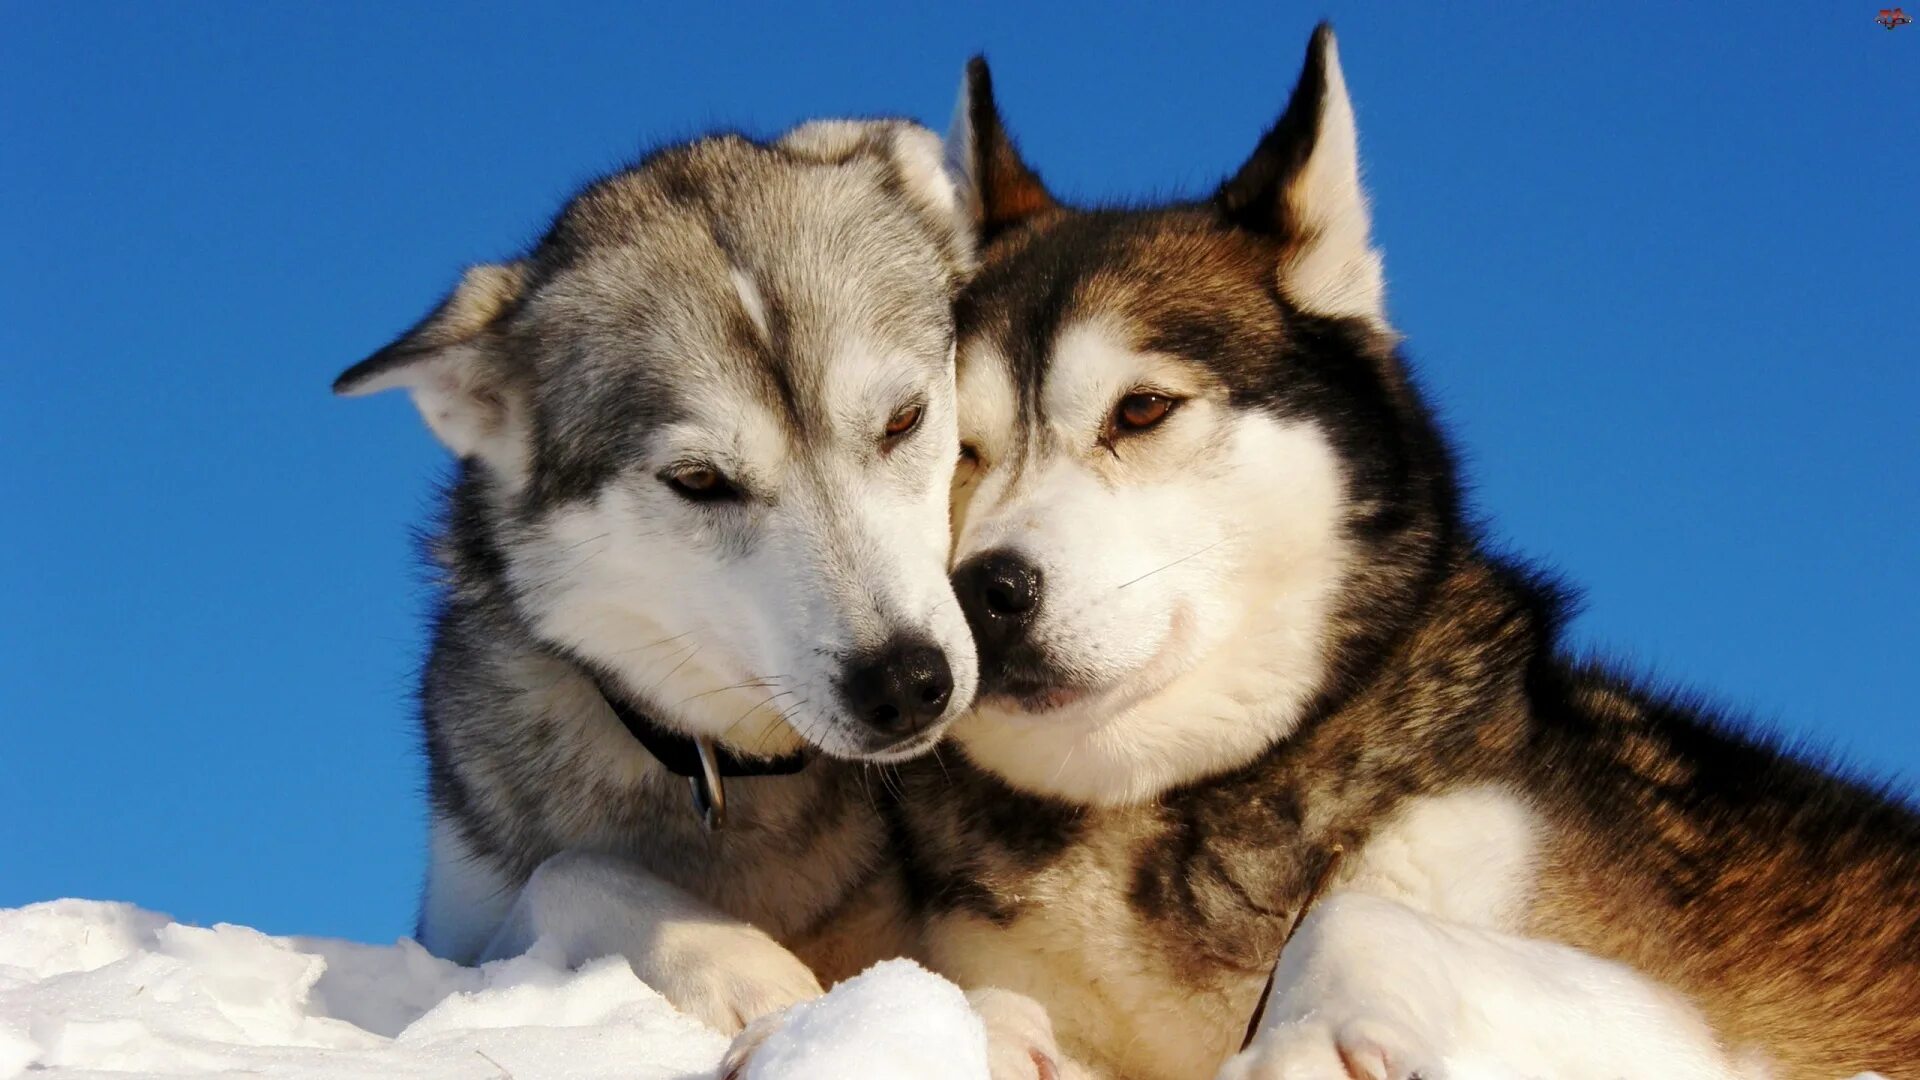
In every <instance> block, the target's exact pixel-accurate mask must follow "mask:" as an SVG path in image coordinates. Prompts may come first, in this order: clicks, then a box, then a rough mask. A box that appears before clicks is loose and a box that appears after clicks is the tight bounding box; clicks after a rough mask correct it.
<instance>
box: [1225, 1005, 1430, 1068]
mask: <svg viewBox="0 0 1920 1080" xmlns="http://www.w3.org/2000/svg"><path fill="white" fill-rule="evenodd" d="M1216 1080H1446V1073H1445V1072H1444V1071H1443V1070H1442V1068H1441V1067H1440V1065H1439V1064H1438V1062H1437V1061H1435V1060H1434V1059H1433V1058H1432V1057H1431V1056H1430V1055H1428V1054H1425V1053H1422V1052H1421V1051H1420V1050H1419V1049H1418V1048H1417V1047H1416V1040H1415V1039H1413V1038H1412V1037H1411V1036H1410V1034H1409V1033H1408V1032H1405V1031H1403V1030H1401V1029H1399V1028H1397V1027H1395V1026H1393V1025H1391V1024H1388V1023H1385V1022H1383V1021H1379V1020H1371V1019H1358V1020H1351V1021H1349V1022H1347V1023H1344V1024H1342V1025H1340V1026H1339V1027H1338V1028H1334V1027H1331V1026H1329V1025H1327V1024H1325V1023H1322V1022H1318V1021H1316V1020H1313V1019H1306V1020H1301V1021H1297V1022H1294V1023H1288V1024H1277V1025H1274V1026H1272V1027H1268V1028H1264V1029H1262V1030H1261V1032H1260V1034H1259V1035H1258V1037H1256V1038H1255V1039H1254V1042H1253V1045H1252V1046H1249V1047H1248V1048H1247V1049H1246V1050H1244V1051H1242V1052H1241V1053H1240V1054H1239V1055H1238V1056H1236V1057H1234V1058H1233V1059H1232V1060H1230V1061H1228V1062H1227V1064H1226V1065H1225V1066H1224V1067H1222V1068H1221V1070H1220V1072H1219V1074H1218V1076H1217V1077H1216Z"/></svg>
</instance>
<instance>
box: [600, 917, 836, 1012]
mask: <svg viewBox="0 0 1920 1080" xmlns="http://www.w3.org/2000/svg"><path fill="white" fill-rule="evenodd" d="M658 959H659V958H653V957H641V958H638V959H636V960H633V961H632V963H633V967H634V970H635V972H636V973H637V974H639V975H640V978H641V981H642V982H645V983H647V984H648V985H649V986H652V987H653V988H654V989H655V990H658V991H659V992H660V995H661V996H662V997H664V998H666V999H667V1000H668V1001H669V1002H672V1003H673V1005H674V1006H675V1007H676V1008H678V1009H679V1010H680V1011H682V1012H685V1013H689V1014H691V1015H693V1016H694V1017H696V1018H698V1019H699V1020H700V1021H701V1022H702V1023H704V1024H706V1025H707V1026H708V1027H710V1028H713V1029H714V1030H715V1031H718V1032H720V1033H721V1034H722V1035H736V1034H741V1033H743V1032H744V1031H745V1030H746V1029H747V1028H749V1027H751V1026H752V1025H753V1024H754V1023H755V1022H757V1021H759V1020H762V1019H766V1018H770V1017H775V1016H778V1015H780V1014H782V1013H784V1012H785V1010H786V1009H787V1008H788V1007H790V1006H793V1005H797V1004H799V1003H800V1002H803V1001H811V1000H812V999H814V998H817V997H819V996H820V993H821V990H820V980H819V979H817V978H815V977H814V974H813V972H812V971H811V970H809V969H808V967H807V966H806V965H805V964H803V963H801V962H800V959H799V958H798V957H796V956H794V955H793V954H792V953H790V952H788V951H787V950H786V949H784V948H782V947H780V945H779V944H778V943H776V942H774V941H773V940H772V939H770V938H769V939H766V940H764V941H755V940H752V939H747V940H737V941H733V942H729V943H724V944H723V945H722V947H721V948H719V949H717V950H715V951H713V952H707V951H706V950H700V951H698V952H695V953H693V954H691V955H688V954H682V955H680V956H676V957H674V958H672V960H671V962H667V963H659V962H651V961H655V960H658ZM643 968H647V969H650V971H651V974H649V971H646V970H642V969H643Z"/></svg>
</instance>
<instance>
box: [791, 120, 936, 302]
mask: <svg viewBox="0 0 1920 1080" xmlns="http://www.w3.org/2000/svg"><path fill="white" fill-rule="evenodd" d="M779 146H780V148H781V149H783V150H786V151H788V152H790V153H796V154H803V155H805V156H807V157H810V158H814V159H816V160H819V161H826V162H839V161H845V160H846V159H848V158H850V157H852V156H854V155H855V154H863V153H874V154H877V155H878V156H879V157H880V158H881V159H882V160H884V161H886V163H887V164H888V165H890V166H891V167H892V168H893V171H894V174H895V175H896V176H897V177H898V178H899V180H900V190H901V191H902V192H904V193H905V194H906V196H907V199H908V201H910V202H911V203H913V206H914V208H915V209H916V210H918V211H920V213H921V215H922V216H923V217H925V218H926V219H927V221H928V222H930V223H931V224H932V225H933V227H934V231H935V233H936V235H937V237H938V238H939V241H940V246H941V249H942V252H941V253H942V255H943V256H944V257H945V258H946V260H947V264H948V267H949V269H951V270H952V271H953V275H954V287H955V288H956V289H957V288H958V287H959V284H960V282H962V281H964V280H965V279H966V277H967V275H969V274H970V273H972V271H973V256H974V244H973V232H974V230H973V222H972V220H971V219H970V218H969V216H968V214H967V211H966V208H965V205H964V203H963V202H962V196H961V192H960V189H959V182H958V179H957V176H956V174H953V173H950V172H948V171H947V168H946V165H945V162H944V160H943V156H942V154H943V151H942V147H941V144H940V137H939V136H938V135H935V134H934V133H933V132H931V131H928V130H927V129H926V128H923V127H921V126H920V125H919V124H913V123H907V122H905V121H900V120H811V121H808V122H807V123H804V124H801V125H800V126H799V127H796V128H794V129H793V130H792V131H789V132H787V133H786V134H785V135H783V136H781V137H780V142H779Z"/></svg>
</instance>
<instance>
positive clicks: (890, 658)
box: [840, 638, 953, 736]
mask: <svg viewBox="0 0 1920 1080" xmlns="http://www.w3.org/2000/svg"><path fill="white" fill-rule="evenodd" d="M840 696H841V699H842V700H843V701H844V702H845V703H846V706H847V711H848V712H850V713H852V714H853V715H854V717H856V718H857V719H859V720H861V721H862V722H864V723H866V724H867V725H868V726H870V727H872V728H873V729H874V730H875V731H878V732H880V733H882V734H885V735H899V736H906V735H912V734H914V733H916V732H919V731H921V730H923V729H925V728H927V727H929V726H931V725H932V724H933V722H934V721H935V720H938V719H940V716H941V714H943V713H945V712H946V711H947V702H948V701H950V700H951V699H952V698H953V669H952V668H950V667H948V666H947V654H946V653H944V652H942V651H940V647H939V646H938V645H935V644H933V643H932V642H929V641H924V640H919V639H914V638H894V639H893V640H891V641H889V642H887V643H886V644H885V645H883V646H881V647H880V649H879V650H878V651H877V652H875V653H872V654H869V655H868V656H866V657H863V658H861V659H859V660H856V661H855V662H854V663H852V664H850V665H848V667H847V671H846V674H845V676H843V677H842V679H841V681H840Z"/></svg>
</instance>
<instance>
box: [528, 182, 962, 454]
mask: <svg viewBox="0 0 1920 1080" xmlns="http://www.w3.org/2000/svg"><path fill="white" fill-rule="evenodd" d="M755 160H756V161H757V159H755ZM682 171H683V172H684V170H682ZM675 175H678V176H679V178H680V179H681V180H683V181H687V180H688V179H689V178H687V177H686V176H684V175H680V174H678V173H676V174H675ZM644 179H645V177H644V175H642V176H640V177H634V178H629V179H628V181H627V182H626V183H625V184H613V182H608V183H609V185H611V187H609V186H608V185H603V186H602V188H598V189H595V190H594V192H592V193H591V194H590V195H589V196H582V199H583V200H586V201H587V202H588V203H589V204H590V206H591V212H589V211H587V210H582V209H580V208H579V207H575V208H573V209H570V211H569V213H568V215H567V217H566V220H567V226H566V228H565V229H560V228H559V227H556V230H555V234H554V235H555V236H563V237H564V238H565V239H564V242H563V243H562V242H560V241H554V240H552V238H550V240H549V244H556V245H558V246H557V248H556V250H555V251H553V252H548V253H547V258H546V261H545V264H544V266H543V270H544V273H543V276H542V280H541V281H540V283H539V284H538V286H537V287H536V289H535V290H534V292H533V294H532V295H531V296H530V297H529V298H528V300H527V302H526V303H525V305H524V307H523V310H522V312H521V316H520V319H519V321H520V323H521V324H522V329H523V337H524V338H526V339H529V340H530V343H531V345H532V351H533V354H534V356H535V358H536V359H535V362H534V366H535V369H536V377H537V380H538V382H539V383H540V385H541V387H542V390H543V396H544V397H545V398H547V399H549V400H550V401H551V402H554V403H555V405H556V407H563V408H564V409H565V410H566V412H567V413H568V415H569V416H570V417H571V418H572V420H573V422H574V423H575V425H576V426H582V427H585V426H597V427H600V428H603V429H606V428H614V427H620V426H623V425H630V424H631V423H632V422H633V421H634V420H635V419H637V418H641V419H646V420H651V421H655V422H658V421H665V420H673V419H678V418H686V417H690V416H692V415H693V414H695V413H698V414H700V418H701V419H702V420H703V421H705V422H706V423H707V424H708V425H709V426H712V425H715V424H719V423H722V422H724V421H725V420H726V418H727V417H728V416H729V415H732V414H736V413H740V412H741V411H742V410H759V411H762V412H771V413H772V414H774V415H776V416H778V417H779V418H780V420H781V421H782V423H784V424H786V425H787V426H788V427H789V428H790V429H791V432H792V434H793V435H794V436H795V437H796V438H798V439H801V440H806V441H814V440H817V439H818V438H820V437H822V436H824V435H825V434H827V433H829V432H831V431H832V430H833V427H834V422H835V420H836V418H837V416H838V415H839V414H841V413H845V412H848V411H850V410H854V408H855V406H857V405H859V404H860V401H859V399H858V397H857V395H859V394H861V393H875V394H884V393H886V392H887V391H888V388H889V385H890V384H892V383H901V384H906V383H915V384H924V383H925V382H927V381H928V380H929V379H930V378H933V377H938V376H939V375H940V374H941V373H942V371H943V368H944V363H945V359H946V355H947V348H948V342H949V340H950V338H951V325H952V324H951V310H950V298H949V285H948V272H947V270H946V269H945V266H944V264H943V263H942V262H941V258H940V256H939V254H938V253H937V252H936V251H935V250H933V248H932V246H931V244H930V243H929V242H928V241H927V239H926V238H925V236H924V235H922V234H921V233H920V232H919V231H917V227H916V226H914V225H913V223H912V220H911V215H910V214H909V213H908V211H906V210H905V209H904V208H903V207H901V206H898V205H896V204H897V203H898V202H899V200H898V197H897V196H895V195H891V194H889V192H888V190H887V188H886V186H885V185H883V184H880V183H878V182H877V181H875V180H873V178H871V177H867V176H865V175H864V174H863V173H862V170H861V169H860V168H858V167H856V165H854V164H847V163H842V164H835V165H820V164H812V165H806V164H798V163H792V162H787V163H784V164H779V165H778V167H774V166H769V165H767V164H766V163H765V162H758V163H757V164H756V166H755V167H754V168H752V169H747V170H745V172H744V173H742V174H736V175H733V176H731V177H727V178H719V177H714V176H707V177H705V178H704V179H706V180H708V181H711V183H709V184H708V185H707V186H706V187H698V186H697V185H696V189H697V197H695V195H694V194H693V193H689V192H678V189H677V188H675V187H674V186H673V185H666V186H664V187H663V186H662V185H661V184H659V183H646V182H643V181H644ZM690 182H691V181H689V183H690ZM682 196H684V197H682ZM610 202H611V203H612V204H613V205H612V206H611V208H610V206H609V203H610ZM615 211H617V213H616V212H615Z"/></svg>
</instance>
